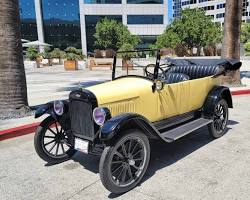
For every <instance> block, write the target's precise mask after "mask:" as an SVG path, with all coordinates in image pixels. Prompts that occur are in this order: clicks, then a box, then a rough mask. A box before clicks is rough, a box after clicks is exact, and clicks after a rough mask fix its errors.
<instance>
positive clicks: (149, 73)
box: [144, 64, 166, 79]
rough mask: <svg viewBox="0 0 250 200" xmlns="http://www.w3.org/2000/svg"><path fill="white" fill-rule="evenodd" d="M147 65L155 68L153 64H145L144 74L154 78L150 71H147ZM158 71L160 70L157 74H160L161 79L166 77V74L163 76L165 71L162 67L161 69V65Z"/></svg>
mask: <svg viewBox="0 0 250 200" xmlns="http://www.w3.org/2000/svg"><path fill="white" fill-rule="evenodd" d="M149 67H152V68H155V64H149V65H147V66H146V67H145V68H144V72H145V74H146V76H147V77H149V78H151V79H153V78H154V74H153V73H152V72H149V71H148V68H149ZM159 69H160V71H161V72H162V73H161V74H158V76H160V78H161V79H166V76H165V71H164V69H162V68H161V67H159Z"/></svg>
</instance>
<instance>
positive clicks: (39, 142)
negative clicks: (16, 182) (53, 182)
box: [34, 116, 75, 163]
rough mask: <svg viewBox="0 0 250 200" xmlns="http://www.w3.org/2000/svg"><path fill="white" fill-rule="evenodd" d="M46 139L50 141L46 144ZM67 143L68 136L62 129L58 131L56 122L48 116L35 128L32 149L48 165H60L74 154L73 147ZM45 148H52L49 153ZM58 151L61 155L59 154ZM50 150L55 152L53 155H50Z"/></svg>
mask: <svg viewBox="0 0 250 200" xmlns="http://www.w3.org/2000/svg"><path fill="white" fill-rule="evenodd" d="M53 126H55V127H56V130H53V129H52V127H53ZM49 134H50V135H49ZM46 138H48V140H49V139H50V141H47V142H46V141H45V140H46ZM53 141H54V142H53ZM69 141H70V139H69V136H68V135H67V134H66V133H65V131H64V130H63V129H62V128H61V129H60V130H59V127H58V125H57V123H56V120H55V119H54V118H53V117H51V116H49V117H47V118H46V119H44V120H43V121H42V123H41V124H40V125H39V126H38V128H37V131H36V133H35V136H34V147H35V150H36V153H37V154H38V156H39V157H40V158H41V159H43V160H44V161H46V162H48V163H60V162H63V161H66V160H68V159H69V158H70V157H72V156H73V154H74V153H75V150H74V148H73V145H72V144H70V142H69ZM45 142H46V143H45ZM49 145H51V146H49ZM47 146H48V147H49V148H52V149H51V151H49V150H50V149H48V148H47ZM53 146H54V147H53ZM65 147H67V148H65ZM60 149H61V154H59V150H60ZM52 150H55V151H56V152H55V154H53V153H52Z"/></svg>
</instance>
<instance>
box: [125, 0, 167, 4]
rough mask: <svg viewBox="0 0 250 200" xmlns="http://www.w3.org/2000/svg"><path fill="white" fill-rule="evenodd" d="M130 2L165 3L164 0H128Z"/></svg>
mask: <svg viewBox="0 0 250 200" xmlns="http://www.w3.org/2000/svg"><path fill="white" fill-rule="evenodd" d="M127 3H128V4H163V0H127Z"/></svg>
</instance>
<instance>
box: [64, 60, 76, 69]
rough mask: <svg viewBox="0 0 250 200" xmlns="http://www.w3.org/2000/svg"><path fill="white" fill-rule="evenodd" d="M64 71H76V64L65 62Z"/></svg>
mask: <svg viewBox="0 0 250 200" xmlns="http://www.w3.org/2000/svg"><path fill="white" fill-rule="evenodd" d="M64 69H65V70H66V71H72V70H77V69H78V62H77V61H76V60H65V61H64Z"/></svg>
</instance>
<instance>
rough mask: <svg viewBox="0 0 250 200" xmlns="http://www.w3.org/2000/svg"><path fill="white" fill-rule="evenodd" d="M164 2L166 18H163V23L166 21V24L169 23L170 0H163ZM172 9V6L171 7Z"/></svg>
mask: <svg viewBox="0 0 250 200" xmlns="http://www.w3.org/2000/svg"><path fill="white" fill-rule="evenodd" d="M163 3H164V15H163V16H164V19H163V23H164V25H166V26H167V25H168V6H169V5H168V0H164V1H163ZM171 9H172V8H171Z"/></svg>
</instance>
